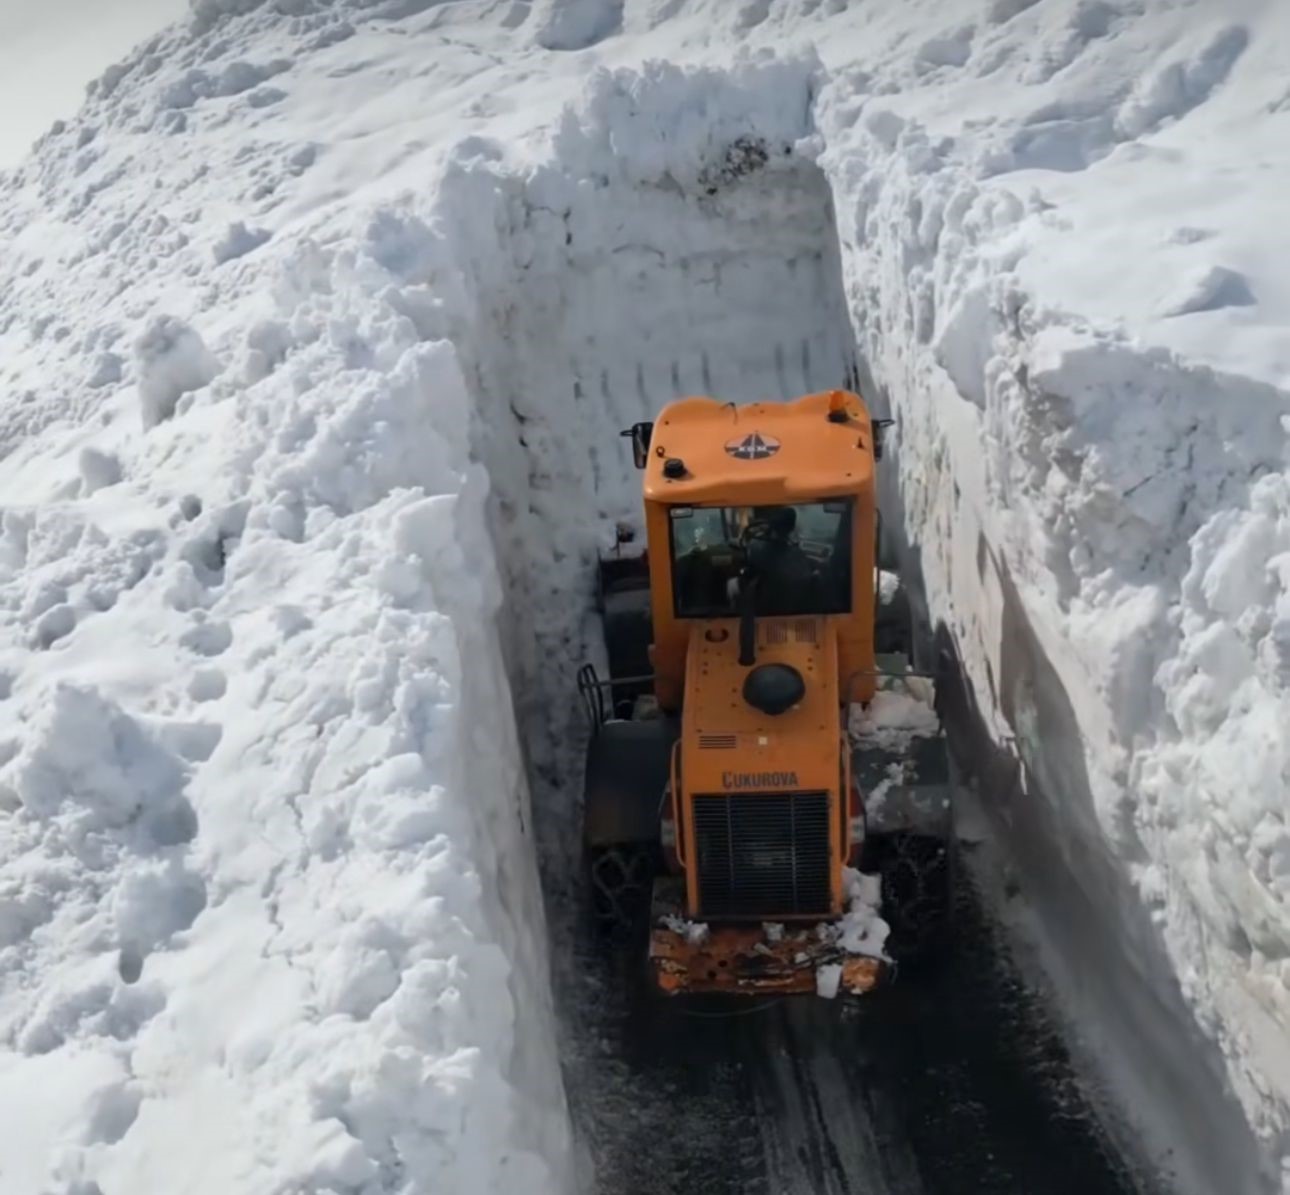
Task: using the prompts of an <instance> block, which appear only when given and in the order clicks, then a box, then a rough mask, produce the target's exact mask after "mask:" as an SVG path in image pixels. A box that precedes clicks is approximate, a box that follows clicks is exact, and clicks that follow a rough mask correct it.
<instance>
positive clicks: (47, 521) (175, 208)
mask: <svg viewBox="0 0 1290 1195" xmlns="http://www.w3.org/2000/svg"><path fill="white" fill-rule="evenodd" d="M262 20H263V21H264V25H263V27H262V28H260V29H258V30H253V29H250V28H248V29H245V30H244V31H243V34H242V36H243V37H244V38H245V39H246V40H245V42H239V44H238V46H237V47H236V48H234V47H232V46H231V45H230V44H229V43H219V42H215V41H209V40H203V39H202V38H201V37H196V38H194V39H193V40H188V36H187V35H185V34H181V33H175V34H172V35H168V36H169V38H170V40H169V41H167V42H165V46H166V48H167V49H168V50H169V51H171V54H170V55H169V56H168V57H167V58H166V64H165V66H164V67H162V66H161V64H160V63H155V64H154V65H152V66H151V67H149V66H147V64H146V61H145V58H144V57H139V58H136V59H135V60H133V62H132V63H129V64H127V65H126V67H124V68H123V69H122V71H119V72H115V73H114V75H115V77H114V78H113V79H112V80H111V81H110V86H109V85H106V84H100V86H99V88H98V89H97V94H98V97H99V98H98V99H97V100H96V101H95V102H94V103H92V105H91V108H90V109H89V112H88V113H87V116H86V123H87V124H89V123H93V124H94V125H95V126H96V127H98V128H99V129H100V130H102V131H101V132H100V133H99V134H98V135H97V136H96V137H95V138H94V139H93V141H92V143H91V144H90V145H89V147H88V148H86V147H85V146H84V145H82V146H81V148H80V149H79V150H77V149H76V148H75V145H76V141H77V139H78V134H77V133H76V132H70V133H68V134H67V135H66V136H65V137H64V136H63V135H61V134H59V135H55V136H54V137H53V138H51V139H49V140H47V141H46V142H45V144H44V146H43V147H42V149H41V151H40V152H39V153H38V154H37V156H36V157H35V158H33V159H32V160H31V161H30V162H29V163H27V164H26V165H25V166H24V167H23V168H22V169H21V170H20V171H18V172H17V173H16V175H15V176H12V177H11V178H10V179H9V180H8V182H7V187H6V190H5V193H4V196H3V200H2V201H0V227H3V229H4V232H3V234H2V235H3V236H4V237H5V239H6V241H7V243H8V244H9V245H10V246H11V247H12V253H11V255H10V259H9V260H10V262H11V263H12V267H13V273H12V277H8V278H6V287H7V290H6V293H7V294H8V295H9V296H10V297H9V300H8V302H7V305H6V307H5V309H4V311H3V314H2V315H0V328H2V329H3V330H2V331H0V342H2V351H0V360H3V365H0V372H2V373H3V385H4V388H5V390H6V391H7V392H12V393H18V394H21V393H29V396H30V397H29V398H28V400H27V401H26V402H25V403H17V404H11V405H9V406H8V408H7V411H6V413H5V415H4V417H3V437H4V440H5V446H6V457H5V460H4V463H3V466H0V492H2V493H3V503H4V513H3V518H2V521H0V625H2V626H3V628H4V633H3V649H2V651H0V657H2V659H3V677H4V680H3V694H4V699H3V702H2V703H0V740H2V742H3V749H2V750H0V759H2V766H0V817H2V818H3V819H4V823H5V829H4V833H3V835H0V839H2V840H3V847H2V848H0V993H2V995H3V999H2V1000H0V1003H2V1004H3V1006H4V1014H3V1018H2V1019H0V1115H3V1117H4V1119H5V1123H6V1124H9V1125H10V1126H11V1127H16V1135H15V1136H14V1137H13V1138H12V1139H11V1145H10V1148H9V1150H8V1151H7V1153H6V1160H5V1165H4V1167H3V1170H2V1172H0V1190H3V1191H5V1192H10V1191H12V1192H14V1195H19V1193H21V1195H27V1193H29V1192H31V1191H35V1190H42V1191H51V1192H52V1191H63V1192H68V1193H71V1192H78V1193H81V1195H83V1193H85V1192H89V1191H101V1192H104V1193H107V1195H111V1193H112V1192H123V1191H135V1190H161V1189H167V1190H186V1191H193V1192H197V1191H211V1192H214V1191H219V1192H221V1193H228V1192H232V1191H248V1192H249V1191H289V1190H305V1189H308V1190H322V1189H328V1190H349V1191H355V1192H357V1191H360V1190H361V1191H364V1192H376V1191H396V1190H398V1191H402V1190H409V1189H411V1188H412V1187H416V1188H417V1189H421V1188H425V1189H462V1190H465V1189H469V1190H472V1191H500V1190H508V1191H513V1190H523V1191H534V1192H538V1191H551V1192H555V1191H562V1190H566V1189H568V1185H569V1173H568V1157H569V1143H568V1139H567V1137H568V1130H567V1126H566V1120H565V1114H564V1111H563V1094H562V1090H561V1086H560V1080H559V1074H558V1069H557V1066H556V1063H555V1058H554V1045H553V1040H554V1028H553V1018H552V1012H551V1006H550V996H549V992H548V989H547V978H546V957H545V933H544V929H543V918H542V914H541V905H540V902H539V898H538V894H537V888H536V880H535V871H534V866H533V848H532V843H531V839H530V838H529V837H528V834H529V830H528V826H527V819H528V812H527V804H528V795H527V789H526V784H525V780H524V776H523V773H522V768H521V765H520V756H519V747H518V743H517V741H516V737H515V729H514V723H513V718H512V716H511V714H510V692H509V687H508V682H507V680H506V677H505V673H504V670H503V667H502V662H501V658H500V655H499V651H498V646H497V637H496V632H495V630H494V626H493V620H494V618H495V616H496V614H497V611H498V608H499V604H500V602H501V597H502V591H501V586H500V583H499V580H498V577H497V574H496V571H495V569H494V567H493V564H492V549H491V544H490V541H489V536H488V532H487V529H486V525H485V514H484V512H485V504H486V500H487V494H488V480H487V477H486V476H485V474H484V473H483V471H482V470H481V468H480V467H479V465H478V464H474V463H472V461H471V453H470V443H469V428H470V424H471V418H472V411H471V406H470V400H469V396H468V391H467V387H466V384H465V381H464V379H463V377H462V373H461V368H460V362H459V358H458V355H457V353H456V351H455V350H454V349H453V347H452V345H451V344H450V343H449V342H447V341H446V340H444V339H443V336H442V334H441V333H437V332H436V331H435V328H434V308H435V303H436V302H438V300H432V299H431V298H430V296H429V294H428V288H427V287H426V282H427V281H428V279H427V278H426V277H425V276H423V275H420V274H417V272H416V267H415V263H412V262H409V261H408V259H407V258H406V256H405V255H404V254H403V253H401V252H399V251H394V252H393V253H391V252H390V249H391V244H390V238H389V236H388V235H387V233H386V232H385V231H383V230H388V229H389V228H390V227H392V226H394V227H397V226H398V225H399V222H400V221H401V220H403V219H404V217H401V216H400V215H399V214H398V206H399V205H398V203H397V202H396V201H395V200H394V199H393V198H391V200H390V201H389V202H386V203H384V204H382V203H380V202H377V201H375V200H374V201H373V202H372V203H370V204H369V205H368V206H367V208H366V210H364V209H363V208H362V207H361V206H360V208H359V209H358V210H354V209H353V208H349V209H341V210H337V211H335V212H333V213H331V214H330V215H323V216H321V217H320V218H317V219H316V220H315V221H314V222H313V223H312V224H311V225H310V226H309V227H306V225H307V224H309V223H310V222H309V220H308V219H301V220H299V221H297V222H294V223H293V222H292V220H291V218H290V217H289V216H288V215H287V214H286V213H284V212H283V210H282V208H281V207H280V206H279V204H280V203H281V202H282V199H281V197H279V199H278V200H276V201H274V202H272V203H257V202H256V201H254V200H251V199H249V198H248V196H249V194H250V192H251V191H252V190H254V189H255V188H256V187H260V186H263V184H264V182H265V180H266V178H267V177H276V178H278V179H279V180H290V182H293V183H298V181H299V179H300V177H301V174H302V173H303V172H304V170H305V169H306V167H303V166H300V165H298V163H304V162H305V161H306V159H307V155H304V154H302V153H301V152H299V150H298V149H297V148H296V147H298V146H302V145H307V144H310V142H309V140H308V139H307V138H305V137H303V136H301V135H300V134H299V130H294V131H292V132H290V133H285V136H286V138H287V143H288V145H289V146H290V147H291V149H290V152H284V151H283V149H282V145H281V143H280V142H278V141H276V140H275V139H272V138H270V139H268V140H266V141H265V142H262V143H258V144H257V143H255V142H254V141H248V136H247V130H246V128H245V127H244V126H243V125H242V124H241V123H237V124H235V125H234V126H232V127H231V128H229V129H228V130H227V131H224V126H225V122H226V121H228V120H229V119H231V118H232V117H233V113H232V112H231V111H230V110H229V109H228V108H227V105H229V104H237V103H239V102H240V101H239V97H240V96H241V95H242V93H243V92H244V91H245V90H246V89H245V88H237V87H227V88H226V87H223V86H220V87H214V88H210V89H198V91H197V93H196V97H195V99H194V102H193V104H192V105H191V107H190V108H189V116H188V118H187V121H186V122H184V123H175V122H173V121H170V120H169V119H168V118H167V113H170V112H173V111H174V108H173V105H172V104H171V102H170V100H171V99H172V98H173V96H174V94H175V93H174V92H173V90H170V91H168V90H167V89H168V88H173V87H174V86H175V85H176V80H177V79H182V78H184V77H185V76H184V75H183V72H185V71H186V70H189V69H190V68H191V69H195V68H192V67H191V63H192V61H193V60H194V59H198V58H200V60H201V61H202V62H203V63H204V64H205V65H204V66H203V68H202V69H203V70H205V71H207V72H208V73H209V74H210V76H211V77H212V78H226V77H227V78H231V77H232V75H231V74H230V71H231V69H232V67H233V66H234V65H236V61H240V60H241V59H238V58H237V55H239V54H241V53H244V52H245V51H246V49H247V48H248V46H249V43H250V41H253V40H254V36H253V35H257V34H258V36H260V37H268V38H269V40H272V35H273V33H275V32H281V33H284V34H289V35H290V36H306V35H311V31H310V30H308V29H305V30H296V31H293V30H291V29H283V28H282V27H281V26H280V18H279V17H278V16H277V15H276V14H274V15H273V16H272V17H270V15H269V14H264V15H263V16H262ZM312 32H316V30H315V31H312ZM233 40H234V41H238V38H234V39H233ZM157 49H158V47H157V46H154V47H151V49H150V50H148V51H145V52H144V53H145V54H150V53H153V52H155V51H156V50H157ZM222 54H226V55H230V56H232V57H233V58H234V59H235V62H233V63H223V62H221V58H220V56H221V55H222ZM269 57H270V55H269V54H268V53H266V55H265V58H266V60H267V59H268V58H269ZM252 73H254V72H252ZM277 73H278V74H279V75H280V74H281V71H278V72H277ZM239 77H240V76H239ZM248 77H249V76H248ZM316 85H317V84H316V83H315V86H316ZM294 86H295V88H296V89H298V91H299V92H300V93H301V94H300V99H301V101H302V103H305V104H307V103H308V102H310V98H309V97H310V78H309V72H308V70H307V69H301V70H300V71H299V72H297V77H296V78H295V80H294ZM168 97H169V98H168ZM219 105H225V106H226V107H225V108H224V109H223V110H217V109H218V106H219ZM265 110H266V109H263V108H257V107H255V106H254V105H250V106H248V107H247V108H245V109H243V110H242V111H243V112H254V111H265ZM141 113H148V114H149V115H143V116H141V115H140V114H141ZM241 119H242V118H241V117H240V116H239V117H237V120H238V121H239V122H240V120H241ZM140 120H143V121H144V123H145V124H146V123H148V122H152V123H153V132H152V133H150V134H147V135H148V136H154V137H156V136H160V137H165V136H170V137H172V138H174V140H172V141H171V142H170V146H171V149H170V152H169V153H167V154H166V155H164V156H163V157H164V161H163V162H162V164H161V165H160V166H159V165H158V158H157V156H156V155H154V154H152V153H147V154H145V155H144V156H143V157H142V158H141V159H139V165H138V166H136V165H135V161H136V159H135V155H136V153H137V152H138V148H137V142H136V138H137V137H139V136H140V134H139V133H138V132H136V131H134V130H135V129H136V128H137V122H138V121H140ZM308 123H309V122H308V121H307V119H304V118H301V124H302V125H304V126H308ZM319 131H321V130H319ZM280 135H283V134H280ZM248 146H252V148H251V149H249V150H248ZM144 160H146V161H147V162H148V163H149V165H148V166H147V169H146V171H145V170H143V169H141V168H140V167H141V166H142V162H143V161H144ZM212 167H214V168H212ZM158 170H160V172H161V178H160V179H158V178H156V177H154V176H155V175H156V173H157V171H158ZM159 182H160V183H162V184H164V185H162V186H158V183H159ZM85 188H89V189H88V190H87V189H85ZM325 192H326V188H325V186H323V187H320V188H319V191H318V192H311V191H310V190H309V188H308V186H307V185H304V184H301V185H299V186H298V187H297V188H296V189H295V191H294V194H293V196H292V201H293V202H296V203H302V204H303V205H304V206H305V207H307V208H309V209H310V210H311V211H313V212H315V213H317V212H318V211H319V207H320V205H321V204H324V203H325V202H326V195H325ZM154 196H164V198H154ZM263 198H265V196H263V195H262V199H263ZM269 226H271V227H272V230H273V233H274V236H273V238H272V240H271V241H270V240H269V239H268V238H267V237H262V236H259V235H258V233H251V232H248V233H247V236H242V235H241V234H240V233H239V234H238V235H236V236H234V235H232V234H231V233H230V230H234V231H236V230H237V229H239V228H241V229H243V230H251V229H264V228H266V227H269ZM413 226H415V225H413ZM324 229H325V231H324ZM248 237H249V238H250V239H252V240H255V241H256V242H257V243H256V244H255V245H254V246H252V245H250V244H249V241H248ZM414 240H415V238H414ZM430 240H431V242H433V238H430ZM432 247H433V244H432ZM250 248H254V249H255V252H253V253H252V252H249V251H248V250H249V249H250ZM399 270H403V271H404V273H400V272H399ZM408 312H412V313H413V315H410V314H408ZM413 316H415V319H414V317H413ZM131 345H133V350H131V348H130V346H131ZM106 353H111V354H112V355H113V359H114V362H115V367H114V368H113V369H104V368H102V363H103V359H104V354H106ZM141 414H142V420H141V419H140V415H141ZM18 1143H21V1144H20V1145H19V1144H18Z"/></svg>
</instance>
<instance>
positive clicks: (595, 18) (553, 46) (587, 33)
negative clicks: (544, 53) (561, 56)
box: [529, 0, 624, 50]
mask: <svg viewBox="0 0 1290 1195" xmlns="http://www.w3.org/2000/svg"><path fill="white" fill-rule="evenodd" d="M623 4H624V0H536V2H535V3H534V5H533V10H532V13H531V15H530V16H529V21H530V22H531V23H532V28H533V40H534V41H535V42H537V44H538V45H539V46H541V47H543V49H546V50H585V49H586V48H587V47H588V46H594V45H595V44H596V43H597V42H599V41H603V40H604V39H605V38H606V37H609V36H610V35H611V34H613V33H617V32H618V30H619V29H620V28H621V27H622V22H623Z"/></svg>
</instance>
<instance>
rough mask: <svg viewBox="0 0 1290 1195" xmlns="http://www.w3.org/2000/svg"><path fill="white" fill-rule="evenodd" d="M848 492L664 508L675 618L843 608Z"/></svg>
mask: <svg viewBox="0 0 1290 1195" xmlns="http://www.w3.org/2000/svg"><path fill="white" fill-rule="evenodd" d="M852 508H853V503H852V502H851V501H850V500H848V499H833V500H831V501H826V502H807V503H797V504H792V503H786V504H784V505H781V506H676V507H672V508H671V510H670V511H669V519H670V531H671V543H670V545H669V546H670V550H671V556H672V578H673V608H674V611H675V613H676V616H677V617H678V618H732V617H738V616H739V615H740V614H741V613H742V612H743V606H744V604H745V600H746V603H747V604H750V605H751V607H752V614H753V616H754V617H757V618H765V617H770V616H780V617H784V616H791V615H799V616H809V615H822V614H845V613H847V612H848V611H849V610H850V607H851V572H852V569H851V535H850V531H851V511H852Z"/></svg>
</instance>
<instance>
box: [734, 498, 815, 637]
mask: <svg viewBox="0 0 1290 1195" xmlns="http://www.w3.org/2000/svg"><path fill="white" fill-rule="evenodd" d="M796 528H797V511H796V510H794V509H793V507H791V506H759V507H757V508H756V509H754V511H753V517H752V521H751V522H750V523H749V525H748V531H747V533H746V534H747V553H748V564H749V567H750V568H751V569H752V571H753V575H754V576H755V578H756V586H757V587H756V594H757V596H756V608H757V613H758V614H759V615H771V616H774V615H784V614H810V613H814V612H815V611H817V610H818V609H819V608H820V593H819V588H820V581H819V575H818V573H817V572H816V569H815V565H814V564H813V563H812V561H811V558H810V557H809V556H808V555H807V554H806V553H805V552H803V551H802V549H801V548H800V547H799V546H798V544H797V543H796V542H794V540H793V538H792V536H793V532H794V531H795V530H796Z"/></svg>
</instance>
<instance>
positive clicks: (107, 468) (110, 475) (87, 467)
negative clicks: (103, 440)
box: [77, 447, 121, 494]
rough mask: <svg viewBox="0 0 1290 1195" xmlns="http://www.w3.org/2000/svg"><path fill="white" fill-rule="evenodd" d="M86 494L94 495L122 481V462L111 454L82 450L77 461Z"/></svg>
mask: <svg viewBox="0 0 1290 1195" xmlns="http://www.w3.org/2000/svg"><path fill="white" fill-rule="evenodd" d="M77 467H78V468H79V470H80V474H81V481H82V482H83V483H84V489H85V493H87V494H93V493H95V492H96V491H97V490H101V489H104V488H106V487H107V486H110V485H116V484H117V483H118V482H119V481H120V480H121V462H120V460H118V459H117V457H116V456H115V455H113V454H112V453H110V452H100V451H99V450H98V449H97V448H89V447H86V448H82V449H81V455H80V457H79V458H78V460H77Z"/></svg>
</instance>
